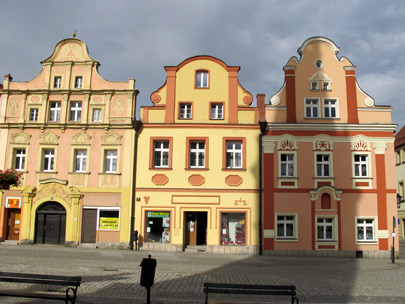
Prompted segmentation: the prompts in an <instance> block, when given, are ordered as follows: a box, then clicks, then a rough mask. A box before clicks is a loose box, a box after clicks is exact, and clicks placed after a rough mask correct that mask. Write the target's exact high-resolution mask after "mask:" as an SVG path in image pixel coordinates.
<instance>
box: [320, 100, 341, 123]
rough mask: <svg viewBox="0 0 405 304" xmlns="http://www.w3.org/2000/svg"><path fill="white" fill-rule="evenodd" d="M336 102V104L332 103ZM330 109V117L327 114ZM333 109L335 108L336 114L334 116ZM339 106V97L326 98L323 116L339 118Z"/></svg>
mask: <svg viewBox="0 0 405 304" xmlns="http://www.w3.org/2000/svg"><path fill="white" fill-rule="evenodd" d="M332 103H334V105H333V104H332ZM327 110H328V111H329V117H327V116H326V111H327ZM332 110H335V116H332ZM338 110H339V107H338V100H337V98H324V100H323V117H324V118H326V119H336V118H339V111H338Z"/></svg>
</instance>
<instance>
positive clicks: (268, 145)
mask: <svg viewBox="0 0 405 304" xmlns="http://www.w3.org/2000/svg"><path fill="white" fill-rule="evenodd" d="M262 146H263V151H264V153H274V149H275V148H276V143H275V142H274V141H271V142H266V141H265V142H263V144H262Z"/></svg>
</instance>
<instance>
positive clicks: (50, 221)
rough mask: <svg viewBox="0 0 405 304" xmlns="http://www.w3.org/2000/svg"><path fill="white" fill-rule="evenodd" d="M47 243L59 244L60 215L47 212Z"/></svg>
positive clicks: (45, 234)
mask: <svg viewBox="0 0 405 304" xmlns="http://www.w3.org/2000/svg"><path fill="white" fill-rule="evenodd" d="M44 228H45V232H44V243H45V244H59V232H60V215H59V214H45V227H44Z"/></svg>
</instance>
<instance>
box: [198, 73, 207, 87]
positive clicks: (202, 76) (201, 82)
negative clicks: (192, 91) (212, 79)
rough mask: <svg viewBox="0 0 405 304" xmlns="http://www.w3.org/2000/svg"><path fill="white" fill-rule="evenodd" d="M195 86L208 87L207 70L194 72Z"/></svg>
mask: <svg viewBox="0 0 405 304" xmlns="http://www.w3.org/2000/svg"><path fill="white" fill-rule="evenodd" d="M196 87H197V88H208V72H207V71H198V72H197V73H196Z"/></svg>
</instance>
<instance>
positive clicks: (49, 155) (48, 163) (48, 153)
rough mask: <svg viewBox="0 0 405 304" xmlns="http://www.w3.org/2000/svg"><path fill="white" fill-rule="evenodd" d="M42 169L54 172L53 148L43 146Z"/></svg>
mask: <svg viewBox="0 0 405 304" xmlns="http://www.w3.org/2000/svg"><path fill="white" fill-rule="evenodd" d="M42 171H43V172H55V149H53V148H44V149H43V152H42Z"/></svg>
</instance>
